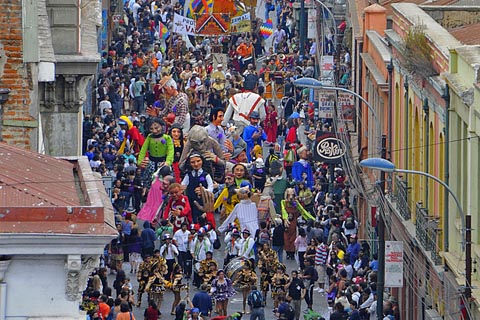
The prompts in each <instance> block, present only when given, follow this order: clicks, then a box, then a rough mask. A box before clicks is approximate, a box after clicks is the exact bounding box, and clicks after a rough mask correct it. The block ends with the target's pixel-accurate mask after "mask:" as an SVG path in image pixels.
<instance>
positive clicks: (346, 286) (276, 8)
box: [82, 0, 399, 320]
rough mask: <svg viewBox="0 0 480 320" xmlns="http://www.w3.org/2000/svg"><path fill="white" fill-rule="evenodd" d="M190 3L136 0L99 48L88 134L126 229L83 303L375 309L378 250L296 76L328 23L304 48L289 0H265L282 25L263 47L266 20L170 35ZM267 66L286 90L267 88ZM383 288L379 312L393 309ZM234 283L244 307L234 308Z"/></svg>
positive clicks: (210, 314) (113, 307)
mask: <svg viewBox="0 0 480 320" xmlns="http://www.w3.org/2000/svg"><path fill="white" fill-rule="evenodd" d="M183 5H184V3H182V2H179V3H175V4H171V3H170V2H168V1H167V2H164V1H152V0H149V1H146V0H145V1H142V0H136V1H134V0H131V1H126V2H125V7H124V15H123V18H122V19H121V20H120V25H119V27H118V28H116V29H115V31H114V34H113V40H112V43H111V44H110V46H109V47H108V48H106V50H105V52H104V53H103V54H102V61H101V72H100V75H99V79H98V83H97V84H98V88H97V91H96V94H97V106H98V108H97V112H96V113H94V114H92V115H85V120H84V124H83V133H84V136H83V148H84V155H85V156H86V157H88V160H89V162H90V166H91V168H92V170H94V171H96V172H98V173H99V174H100V175H102V176H104V177H111V181H112V186H111V188H109V189H108V191H109V192H110V196H111V201H112V205H113V208H114V210H115V222H116V226H117V229H118V237H117V238H116V239H114V240H112V241H111V243H110V244H109V245H108V246H107V247H106V248H105V254H104V256H103V258H102V263H101V265H100V266H99V268H98V270H96V271H95V273H94V274H92V275H91V277H90V279H89V282H88V288H87V290H86V291H85V292H84V301H83V303H82V309H83V310H86V311H87V314H88V317H89V319H103V320H105V319H118V320H124V319H126V320H129V319H130V320H134V319H135V316H134V314H133V312H132V311H133V310H134V309H135V308H144V317H145V319H147V320H153V319H159V318H160V317H161V318H163V319H176V320H183V319H212V320H214V319H240V318H242V317H244V318H245V317H247V316H246V315H249V317H250V319H260V320H262V319H265V312H270V310H271V309H273V312H274V313H275V316H276V317H277V318H278V319H285V320H291V319H296V320H298V319H300V317H302V316H303V317H304V318H305V319H307V320H308V319H321V316H320V314H319V313H318V311H319V307H318V306H319V305H328V307H329V309H330V311H331V312H330V319H352V320H354V319H377V314H376V295H377V291H376V278H377V274H376V273H377V269H378V260H377V256H376V254H375V253H374V252H372V250H371V248H370V246H369V245H368V243H367V242H366V241H361V240H359V239H358V237H357V234H358V232H359V228H360V221H358V220H357V218H356V214H355V206H354V204H355V203H354V202H355V201H354V200H355V198H354V197H353V196H352V195H351V190H350V187H351V186H350V184H349V180H348V176H346V174H345V172H344V170H343V169H342V168H341V164H340V165H338V166H337V167H336V168H335V170H331V171H329V170H328V165H327V164H325V163H322V162H316V161H313V159H312V146H313V144H314V141H315V137H316V134H317V132H318V131H330V130H332V129H331V128H332V125H331V120H329V119H315V115H314V112H313V108H312V105H311V104H309V91H308V89H306V90H302V89H301V88H295V87H294V86H293V85H292V82H293V81H294V80H295V79H297V78H300V77H314V76H315V75H316V74H317V72H318V70H316V69H315V68H316V67H317V63H316V59H315V52H316V50H323V52H324V53H325V54H328V53H332V50H335V48H332V46H331V37H329V36H327V37H326V38H325V39H324V43H325V46H321V45H317V44H315V43H314V42H312V41H310V42H308V43H307V44H306V48H305V52H306V53H307V55H306V56H305V57H300V56H299V41H298V32H297V29H296V26H295V20H294V18H293V8H292V3H291V2H289V1H281V0H279V1H276V2H275V3H273V2H269V1H266V3H265V6H266V7H265V8H266V10H265V12H266V13H265V18H271V17H270V16H271V14H270V12H274V13H275V17H273V19H275V21H276V23H275V24H276V25H277V27H276V30H275V31H274V32H273V34H272V35H271V37H272V46H271V47H269V48H266V45H265V39H264V37H263V36H262V34H261V32H260V26H261V22H262V20H260V19H257V20H255V21H252V26H253V28H252V32H250V33H246V34H236V35H225V36H220V37H212V38H205V39H203V40H202V41H199V39H198V38H197V39H185V38H182V37H181V36H179V35H175V34H173V33H170V35H169V36H168V37H167V38H162V37H161V36H160V34H159V33H160V30H158V25H159V22H162V23H163V24H164V25H165V26H167V27H168V28H169V29H171V27H172V19H173V13H179V14H182V13H183V11H184V8H183ZM341 28H343V30H340V31H344V28H345V27H344V26H343V27H341ZM195 40H196V43H193V42H194V41H195ZM188 43H190V44H188ZM220 53H221V54H225V55H226V56H227V57H228V60H227V61H226V62H225V63H218V62H216V61H215V59H214V56H215V55H216V54H220ZM347 53H348V51H347ZM343 59H344V60H347V59H350V58H349V55H347V58H345V55H344V58H343ZM343 63H346V65H347V66H348V64H349V61H343ZM347 69H348V68H347ZM280 78H281V79H280ZM272 81H273V82H275V83H276V84H277V85H281V88H282V89H283V93H282V95H283V98H282V99H275V98H274V97H272V96H269V91H268V90H269V89H268V84H269V83H270V82H272ZM217 252H218V253H217ZM214 256H215V257H219V256H221V257H223V261H222V260H219V259H215V258H214ZM286 260H292V261H295V265H296V267H295V268H294V269H292V270H287V267H286ZM109 273H110V274H114V275H115V280H114V281H113V283H109V281H108V274H109ZM133 278H136V280H137V283H138V285H137V284H133V283H132V279H133ZM190 292H194V295H193V296H192V297H190ZM381 294H384V295H385V299H384V301H386V303H385V304H384V308H383V310H384V317H385V319H399V316H398V314H399V312H398V304H397V302H396V300H395V299H394V298H393V297H389V296H388V294H386V293H381ZM165 295H172V296H173V298H174V299H173V303H172V304H171V305H166V304H165V303H162V302H163V300H164V296H165ZM234 296H235V297H241V298H242V301H243V307H242V310H229V299H231V298H232V297H234ZM321 299H323V300H324V302H323V303H320V301H321ZM303 301H305V303H306V306H307V308H306V309H304V310H302V302H303ZM269 309H270V310H269ZM266 310H268V311H266Z"/></svg>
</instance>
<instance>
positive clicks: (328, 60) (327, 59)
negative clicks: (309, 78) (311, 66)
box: [320, 56, 333, 71]
mask: <svg viewBox="0 0 480 320" xmlns="http://www.w3.org/2000/svg"><path fill="white" fill-rule="evenodd" d="M320 65H321V66H322V71H333V56H322V59H321V60H320Z"/></svg>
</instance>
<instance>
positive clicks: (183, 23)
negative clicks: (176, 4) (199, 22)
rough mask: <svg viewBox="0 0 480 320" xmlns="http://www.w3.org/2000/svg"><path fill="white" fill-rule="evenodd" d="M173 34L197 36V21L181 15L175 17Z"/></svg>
mask: <svg viewBox="0 0 480 320" xmlns="http://www.w3.org/2000/svg"><path fill="white" fill-rule="evenodd" d="M173 32H175V33H178V34H186V35H192V36H194V35H195V20H193V19H190V18H187V17H183V16H181V15H179V14H176V13H175V15H174V16H173Z"/></svg>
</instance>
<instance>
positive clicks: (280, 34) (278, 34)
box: [272, 25, 287, 53]
mask: <svg viewBox="0 0 480 320" xmlns="http://www.w3.org/2000/svg"><path fill="white" fill-rule="evenodd" d="M272 37H273V48H274V49H275V53H277V51H278V45H279V44H280V43H282V42H283V40H285V39H286V37H287V34H286V33H285V30H283V29H282V26H281V25H277V30H275V32H274V33H273V36H272Z"/></svg>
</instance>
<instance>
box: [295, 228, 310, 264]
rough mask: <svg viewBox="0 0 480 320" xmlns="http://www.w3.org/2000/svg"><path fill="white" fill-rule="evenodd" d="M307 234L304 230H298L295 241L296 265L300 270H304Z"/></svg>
mask: <svg viewBox="0 0 480 320" xmlns="http://www.w3.org/2000/svg"><path fill="white" fill-rule="evenodd" d="M307 241H308V240H307V233H306V232H305V229H303V228H299V229H298V236H297V238H296V239H295V242H294V244H295V250H296V252H297V255H298V264H299V267H300V269H301V270H303V269H305V252H306V251H307V247H308V242H307Z"/></svg>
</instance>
